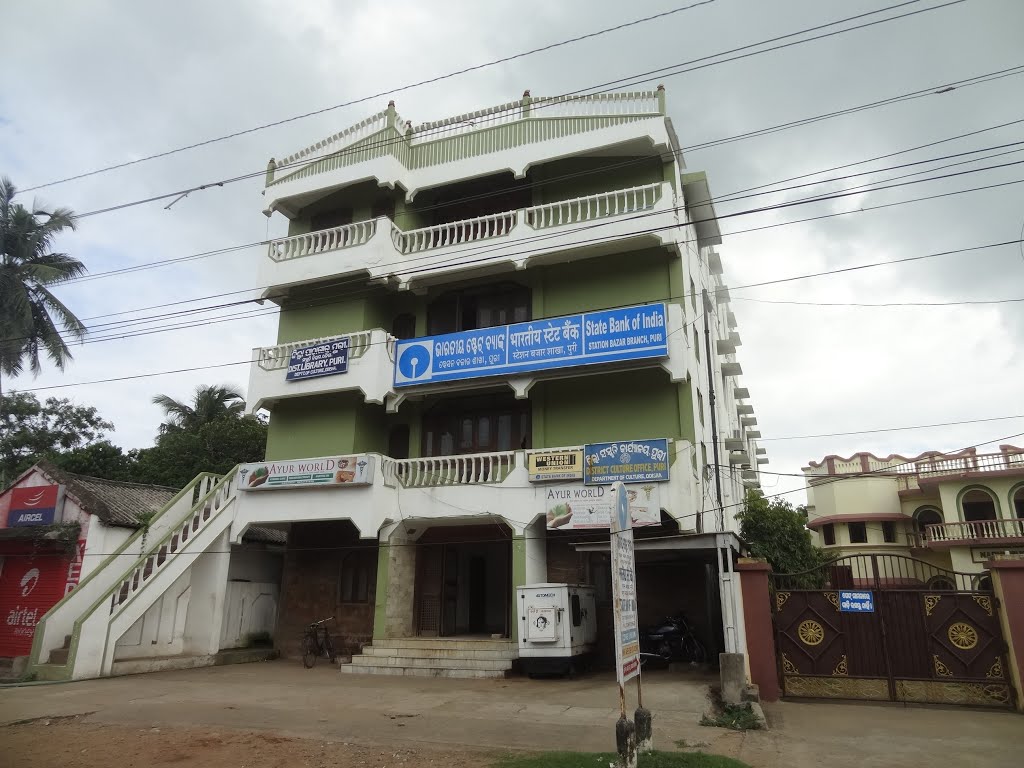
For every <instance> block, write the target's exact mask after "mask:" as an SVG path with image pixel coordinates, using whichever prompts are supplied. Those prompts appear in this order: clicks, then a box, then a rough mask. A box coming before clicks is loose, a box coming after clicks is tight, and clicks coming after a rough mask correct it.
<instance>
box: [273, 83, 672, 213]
mask: <svg viewBox="0 0 1024 768" xmlns="http://www.w3.org/2000/svg"><path fill="white" fill-rule="evenodd" d="M664 95H665V94H664V91H663V90H661V89H659V90H657V91H645V92H631V93H605V94H592V95H587V96H569V97H553V98H547V97H540V98H533V97H531V96H530V95H529V93H526V94H524V96H523V98H522V99H521V100H519V101H512V102H508V103H506V104H499V105H497V106H494V107H488V108H487V109H482V110H478V111H476V112H470V113H466V114H462V115H455V116H454V117H449V118H445V119H443V120H437V121H433V122H428V123H422V124H420V125H415V126H413V125H411V124H410V123H408V122H406V121H405V120H403V119H402V118H401V117H399V115H398V113H397V112H396V111H395V108H394V106H389V107H388V108H387V109H385V110H383V111H382V112H379V113H377V114H376V115H372V116H371V117H368V118H366V119H365V120H363V121H361V122H359V123H357V124H356V125H354V126H352V127H350V128H347V129H345V130H343V131H340V132H339V133H336V134H333V135H332V136H328V137H327V138H325V139H323V140H321V141H318V142H316V143H315V144H313V145H311V146H309V147H305V148H304V149H301V150H299V151H297V152H293V153H291V154H288V155H287V156H285V157H283V158H282V159H281V160H280V161H276V160H271V161H270V165H269V167H268V169H267V184H266V190H265V192H264V195H265V198H266V202H265V212H266V213H267V214H268V215H269V214H270V213H271V212H273V211H275V210H281V211H283V212H284V213H285V214H286V215H294V213H295V212H296V211H298V210H300V209H301V208H302V207H304V206H305V205H308V204H309V203H310V202H312V201H313V200H315V199H316V198H317V196H319V195H321V194H322V192H323V190H330V189H337V188H339V187H342V186H345V185H347V184H351V183H353V182H357V181H362V180H364V179H375V180H376V181H377V182H378V183H379V184H380V186H386V187H389V188H392V189H394V188H395V187H396V185H397V186H400V187H401V188H402V189H404V190H407V192H406V197H407V199H408V200H409V201H412V200H413V198H414V197H415V196H416V193H417V192H418V191H419V190H421V189H427V188H430V187H437V186H440V185H443V184H451V183H453V182H456V181H460V180H463V179H471V178H480V177H482V176H486V175H489V174H494V173H502V172H506V173H507V172H508V171H512V172H513V173H514V174H515V175H516V177H517V178H523V177H524V176H525V175H526V172H527V170H528V169H529V168H530V167H531V166H536V165H539V164H542V163H545V162H548V161H550V160H556V159H561V158H564V157H569V156H572V155H581V154H587V153H592V152H595V151H601V150H604V149H606V148H609V147H615V150H616V153H617V154H620V155H630V154H632V155H638V156H642V155H647V156H651V157H654V156H657V155H659V154H663V153H665V152H666V151H671V150H673V149H678V146H677V144H676V143H675V140H674V138H673V137H672V136H671V135H670V134H669V129H668V126H667V125H666V121H665V99H664Z"/></svg>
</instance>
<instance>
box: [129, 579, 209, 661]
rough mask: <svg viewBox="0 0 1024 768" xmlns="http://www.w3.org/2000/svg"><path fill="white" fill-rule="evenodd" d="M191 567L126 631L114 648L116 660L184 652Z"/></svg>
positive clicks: (174, 654) (173, 654)
mask: <svg viewBox="0 0 1024 768" xmlns="http://www.w3.org/2000/svg"><path fill="white" fill-rule="evenodd" d="M190 577H191V571H185V573H183V574H182V575H181V576H180V577H179V578H178V579H177V580H176V581H175V582H174V583H173V584H172V585H171V586H170V588H169V589H167V590H166V591H165V592H164V593H163V595H161V596H160V597H159V598H158V599H157V601H156V602H155V603H154V604H153V605H152V606H151V607H150V608H149V610H147V611H146V613H145V614H144V615H143V616H142V617H141V618H140V619H139V620H138V621H136V622H135V623H134V624H133V625H132V626H131V628H130V629H129V630H128V631H127V632H125V633H124V634H123V635H122V636H121V637H120V638H119V639H118V641H117V643H116V644H115V648H114V660H115V661H120V660H122V659H143V658H151V657H154V656H176V655H178V654H180V653H181V652H182V645H183V642H184V637H185V618H186V616H187V614H188V603H189V596H190V593H191V578H190Z"/></svg>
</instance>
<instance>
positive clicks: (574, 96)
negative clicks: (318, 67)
mask: <svg viewBox="0 0 1024 768" xmlns="http://www.w3.org/2000/svg"><path fill="white" fill-rule="evenodd" d="M917 2H920V0H908V2H904V3H899V4H897V5H893V6H889V7H887V8H881V9H878V10H875V11H869V12H867V13H863V14H858V15H856V16H851V17H848V18H845V19H839V20H837V21H833V22H828V23H826V24H822V25H818V26H816V27H809V28H807V29H803V30H799V31H797V32H792V33H789V34H786V35H781V36H779V37H775V38H770V39H768V40H763V41H760V42H757V43H751V44H749V45H745V46H741V47H739V48H734V49H731V50H728V51H724V52H719V53H716V54H712V55H710V56H704V57H701V58H698V59H693V60H691V61H689V62H682V63H680V64H675V65H671V66H668V67H662V68H660V69H655V70H649V71H647V72H643V73H640V74H637V75H630V76H628V77H625V78H620V79H618V80H613V81H608V82H606V83H602V84H600V85H597V86H590V87H588V88H584V89H580V90H577V91H571V92H568V93H566V94H563V95H561V96H556V97H550V98H546V99H543V100H538V103H535V104H532V105H531V109H532V110H534V111H537V110H540V109H544V108H546V107H552V106H557V105H559V104H561V103H563V102H564V101H565V100H567V99H569V100H579V99H582V98H586V97H587V96H593V95H598V94H600V93H603V92H608V91H610V90H614V88H622V87H628V86H629V85H640V84H642V83H646V82H653V81H654V80H657V79H659V78H660V79H664V78H667V77H674V76H676V75H681V74H686V73H688V72H694V71H696V70H699V69H705V68H707V67H711V66H717V65H719V64H724V63H728V62H732V61H737V60H740V59H745V58H748V57H750V56H758V55H761V54H762V53H770V52H773V51H777V50H782V49H784V48H789V47H792V46H795V45H802V44H804V43H809V42H813V41H816V40H821V39H825V38H828V37H833V36H835V35H839V34H845V33H847V32H853V31H856V30H859V29H864V28H866V27H871V26H875V25H877V24H884V23H887V22H890V21H896V20H898V19H902V18H907V17H909V16H915V15H917V14H921V13H929V12H931V11H935V10H939V9H941V8H945V7H948V6H952V5H958V4H960V3H963V2H966V0H949V2H946V3H943V4H941V5H936V6H932V7H929V8H924V9H920V10H917V11H910V12H907V13H904V14H900V15H898V16H891V17H889V18H885V19H880V20H876V21H872V22H867V23H864V24H860V25H857V26H853V27H849V28H846V29H841V30H837V31H833V32H829V33H824V34H821V35H816V36H814V37H809V38H805V39H803V40H796V41H792V42H789V43H785V44H782V45H777V46H772V47H770V48H765V49H763V50H758V51H752V52H748V53H745V54H742V55H738V56H733V57H731V58H727V59H721V60H719V61H711V62H709V63H705V64H701V65H700V66H692V67H690V66H689V65H690V64H693V63H696V62H701V61H707V60H708V59H716V58H719V57H721V56H725V55H727V54H730V53H734V52H736V51H743V50H747V49H749V48H756V47H758V46H761V45H766V44H767V43H770V42H774V41H777V40H784V39H787V38H790V37H796V36H799V35H802V34H806V33H807V32H812V31H816V30H819V29H824V28H827V27H831V26H836V25H839V24H844V23H846V22H848V21H853V20H856V19H860V18H864V17H866V16H871V15H875V14H878V13H883V12H885V11H889V10H894V9H897V8H901V7H903V6H906V5H912V4H914V3H917ZM686 67H689V68H686ZM673 69H675V70H676V71H670V70H673ZM1011 69H1020V67H1019V66H1018V67H1014V68H1011ZM1001 73H1005V74H1006V75H1007V76H1009V75H1010V74H1019V73H1015V72H1011V71H1010V70H1002V71H1001ZM995 74H1000V73H991V74H990V75H986V76H980V77H991V76H992V75H995ZM652 75H654V77H651V76H652ZM642 78H646V79H642ZM973 79H976V78H971V80H973ZM968 84H969V81H957V82H956V83H952V84H945V85H946V88H941V87H933V88H932V89H930V92H929V93H923V92H922V93H920V94H917V95H921V96H924V95H930V94H931V93H939V90H936V88H939V89H940V90H941V92H942V93H945V92H946V89H948V88H960V87H966V85H968ZM609 86H612V87H609ZM601 88H604V89H605V90H604V91H600V90H596V89H601ZM590 89H595V90H591V92H590V93H586V91H588V90H590ZM519 108H520V107H519V105H518V104H517V105H515V106H512V107H508V108H506V109H504V110H496V111H494V112H492V113H489V115H488V116H489V117H495V116H497V115H500V114H502V113H503V112H510V111H515V110H518V109H519ZM446 130H448V128H447V127H446V126H442V127H440V128H438V129H436V130H434V131H433V132H431V131H427V132H425V133H421V134H418V136H417V138H420V139H422V138H423V137H424V136H429V135H432V134H437V133H443V132H444V131H446ZM404 141H405V139H404V137H401V138H397V139H396V138H392V139H387V140H384V141H380V142H374V143H370V144H363V145H361V146H360V147H358V148H355V149H350V150H340V151H338V152H334V153H331V154H330V155H329V156H328V157H340V156H344V155H346V154H350V153H353V152H363V151H365V150H367V149H370V148H379V147H386V146H393V145H397V144H399V143H402V142H404ZM324 159H325V158H324V157H317V158H314V159H311V160H299V161H295V162H293V163H289V164H286V165H282V166H278V167H277V169H276V170H282V169H284V168H294V167H295V166H301V167H303V168H304V167H307V166H309V165H313V164H315V163H319V162H322V161H323V160H324ZM265 174H266V169H265V168H264V169H261V170H258V171H253V172H251V173H246V174H242V175H239V176H235V177H230V178H225V179H221V180H220V181H216V182H209V183H206V184H201V185H198V186H194V187H190V188H188V189H181V190H177V191H175V192H168V193H166V194H161V195H157V196H153V197H148V198H144V199H140V200H133V201H129V202H126V203H119V204H116V205H113V206H108V207H106V208H101V209H97V210H94V211H88V212H86V213H82V214H79V215H78V217H77V218H84V217H87V216H95V215H98V214H102V213H110V212H112V211H117V210H122V209H124V208H129V207H133V206H136V205H143V204H145V203H151V202H158V201H160V200H166V199H169V198H175V197H182V196H186V195H188V194H191V193H192V192H197V191H201V190H203V189H208V188H211V187H215V186H218V187H223V186H224V185H226V184H232V183H235V182H238V181H244V180H247V179H252V178H257V177H261V176H264V175H265ZM54 183H57V182H54ZM38 188H39V187H38V186H37V187H33V188H32V189H38Z"/></svg>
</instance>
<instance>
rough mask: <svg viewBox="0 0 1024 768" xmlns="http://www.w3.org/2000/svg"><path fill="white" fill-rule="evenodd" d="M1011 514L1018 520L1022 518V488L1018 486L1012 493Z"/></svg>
mask: <svg viewBox="0 0 1024 768" xmlns="http://www.w3.org/2000/svg"><path fill="white" fill-rule="evenodd" d="M1013 516H1014V517H1016V518H1017V519H1018V520H1020V519H1021V518H1024V488H1018V489H1017V490H1016V491H1014V494H1013Z"/></svg>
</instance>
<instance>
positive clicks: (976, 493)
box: [960, 488, 996, 523]
mask: <svg viewBox="0 0 1024 768" xmlns="http://www.w3.org/2000/svg"><path fill="white" fill-rule="evenodd" d="M960 503H961V505H962V506H963V509H964V520H965V521H967V522H968V523H974V522H981V521H984V520H995V519H996V503H995V501H994V500H993V499H992V496H991V495H989V493H988V492H987V491H983V490H981V489H980V488H974V489H973V490H970V491H968V492H967V493H965V494H964V497H963V499H962V500H961V502H960Z"/></svg>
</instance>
